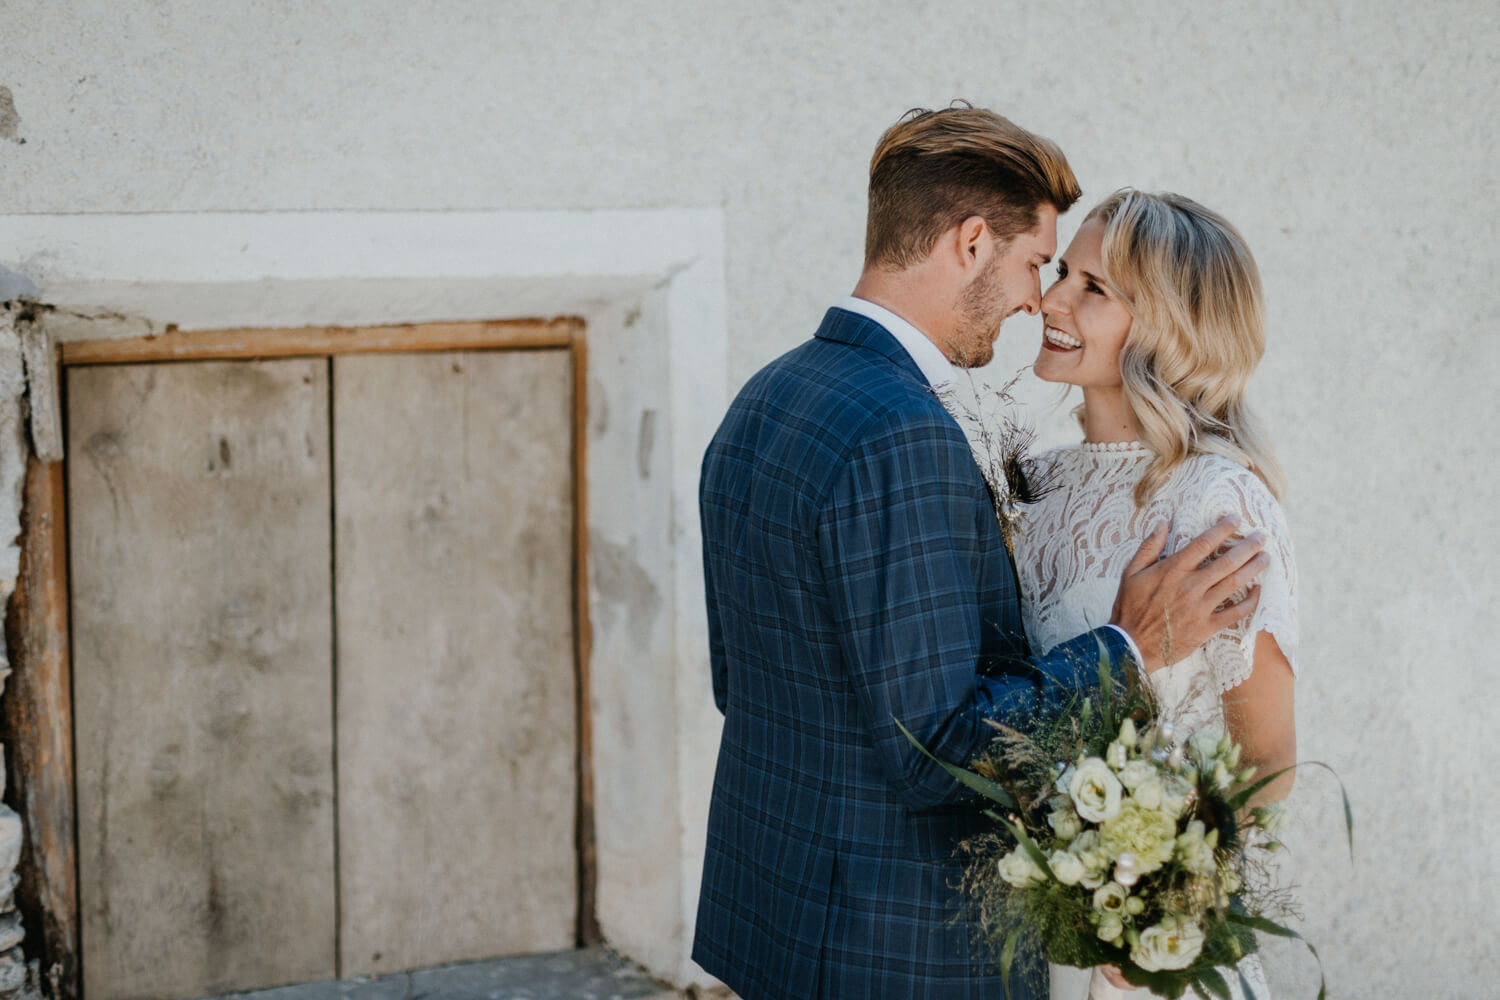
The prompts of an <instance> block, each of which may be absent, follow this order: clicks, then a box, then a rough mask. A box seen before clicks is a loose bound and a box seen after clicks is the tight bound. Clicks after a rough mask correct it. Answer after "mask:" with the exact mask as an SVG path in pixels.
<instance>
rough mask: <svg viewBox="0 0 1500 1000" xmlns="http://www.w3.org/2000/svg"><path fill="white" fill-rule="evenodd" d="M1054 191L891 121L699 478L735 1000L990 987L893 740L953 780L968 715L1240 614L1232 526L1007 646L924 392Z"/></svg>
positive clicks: (951, 869) (941, 782)
mask: <svg viewBox="0 0 1500 1000" xmlns="http://www.w3.org/2000/svg"><path fill="white" fill-rule="evenodd" d="M1078 196H1079V188H1078V183H1077V181H1076V180H1075V179H1074V177H1073V173H1072V171H1071V169H1069V167H1068V164H1067V161H1066V160H1065V159H1064V158H1063V156H1062V153H1061V152H1060V151H1059V150H1058V148H1057V147H1056V146H1055V145H1053V144H1052V143H1051V142H1050V141H1048V140H1046V139H1043V138H1041V137H1039V136H1035V135H1032V134H1031V133H1029V132H1027V131H1025V130H1024V129H1021V128H1018V127H1017V126H1015V125H1014V124H1012V123H1011V122H1009V121H1007V120H1006V119H1004V118H1002V117H1000V116H999V115H996V114H994V113H992V112H989V111H985V110H982V109H975V108H968V107H960V108H950V109H947V110H942V111H935V112H931V111H924V112H913V113H911V114H909V115H908V116H907V117H906V118H904V119H903V120H902V121H901V122H899V123H898V124H896V125H895V126H894V127H892V128H891V129H890V130H888V131H887V132H886V133H885V135H884V136H883V137H882V138H881V141H880V144H879V146H878V148H877V149H876V150H875V155H874V158H873V160H872V161H871V165H870V190H869V219H868V228H867V233H866V245H865V267H864V271H863V273H862V275H861V277H860V280H859V283H858V285H857V286H856V287H855V289H854V295H853V296H851V297H848V298H846V299H844V300H843V301H842V302H840V303H839V304H838V306H837V307H836V308H833V309H830V310H829V311H828V314H827V316H825V317H824V319H823V324H822V326H821V327H819V329H818V331H817V334H816V336H815V337H814V338H813V339H812V340H810V341H808V342H806V343H804V344H803V345H802V346H800V347H798V348H796V349H795V350H793V351H791V352H790V353H788V354H786V355H784V356H783V357H781V358H779V359H777V360H776V361H773V362H771V364H769V365H767V366H766V367H765V368H763V369H762V370H761V371H760V372H758V373H757V374H756V375H755V376H754V377H753V378H751V380H750V381H749V383H748V384H746V386H745V388H744V389H743V390H742V391H741V392H740V394H739V396H738V398H737V399H736V400H735V401H734V404H733V405H732V406H731V407H730V410H729V413H728V415H727V416H726V417H725V418H724V422H723V423H722V424H721V425H720V427H719V430H718V433H717V434H716V435H715V436H714V439H713V443H712V444H711V445H710V446H709V449H708V453H707V455H706V456H705V458H704V462H703V478H702V483H701V491H700V503H701V515H702V522H703V548H704V553H703V561H704V576H705V581H706V586H707V598H708V619H709V636H710V645H711V653H712V661H713V684H714V697H715V700H716V701H717V703H718V706H719V708H720V710H722V711H723V712H724V735H723V742H722V744H721V746H720V750H719V760H718V771H717V775H716V777H715V780H714V790H713V801H712V806H711V809H710V813H709V823H708V845H707V851H706V857H705V861H704V872H703V886H702V894H701V897H700V903H699V910H698V923H697V936H696V939H695V942H694V949H693V957H694V959H696V960H697V961H698V962H699V964H701V965H702V966H703V967H704V968H705V969H706V970H708V971H709V972H711V973H713V974H714V975H716V976H718V977H719V978H720V979H722V980H723V981H724V982H725V983H726V984H728V985H729V986H730V987H732V988H733V989H734V990H735V991H737V992H738V993H739V994H740V995H741V996H742V997H744V998H746V1000H760V998H786V1000H815V998H823V1000H843V998H856V997H857V998H873V1000H908V998H918V997H933V998H944V1000H947V998H975V1000H979V998H981V997H983V998H985V1000H993V998H995V997H998V996H1001V995H1002V993H1001V985H1000V980H999V976H998V974H997V973H995V972H994V971H993V970H992V969H987V968H985V964H984V963H983V962H982V961H978V960H976V958H975V955H974V951H973V947H972V946H973V940H972V935H973V926H972V924H970V923H968V922H967V921H965V920H964V919H961V917H962V914H963V912H964V907H963V901H962V899H961V898H960V896H959V893H958V891H957V890H956V889H955V885H956V883H957V881H958V876H959V871H960V865H961V862H960V861H959V860H958V859H957V858H956V857H955V850H956V848H957V845H958V843H959V841H960V840H962V839H964V838H965V837H967V836H970V835H973V834H975V833H977V832H979V831H980V830H981V829H982V828H983V825H984V823H985V821H984V820H982V819H979V818H978V817H977V815H976V810H975V808H974V807H973V805H972V803H969V802H966V801H965V796H964V793H963V791H962V789H961V788H960V786H959V785H958V784H957V783H956V782H954V781H953V779H952V778H950V777H949V776H948V775H947V774H946V773H944V772H943V771H942V770H941V769H940V768H938V767H937V766H936V765H934V764H932V763H931V762H929V761H927V760H926V759H925V758H924V757H923V756H922V755H921V754H919V753H918V752H917V751H916V750H915V749H914V748H913V747H912V746H911V745H910V744H909V743H908V742H907V740H906V738H905V737H904V736H902V735H901V733H900V731H899V730H898V729H897V727H896V723H897V722H898V721H899V722H900V723H901V724H903V725H905V726H906V727H907V728H908V729H910V730H911V732H912V733H913V734H914V735H915V736H916V737H917V738H918V739H919V740H920V741H921V742H922V744H923V745H924V746H926V747H928V748H929V749H931V750H932V751H933V752H934V753H935V754H937V755H938V756H939V757H942V758H944V759H946V760H950V761H957V762H962V761H965V760H967V759H969V758H970V757H972V756H973V755H974V754H975V753H976V752H977V751H979V750H980V749H981V748H983V747H984V746H985V744H986V743H987V742H988V739H989V736H990V735H991V732H992V731H991V730H990V729H989V728H988V727H987V726H986V725H985V724H984V719H985V718H986V717H1002V716H1005V715H1007V714H1009V713H1017V712H1024V711H1026V710H1028V709H1032V708H1034V707H1035V706H1037V705H1038V704H1039V703H1041V702H1052V701H1056V700H1058V699H1061V698H1064V697H1066V696H1067V694H1068V693H1069V692H1070V691H1071V690H1072V689H1073V688H1074V687H1075V679H1074V670H1075V667H1077V666H1079V665H1087V664H1090V663H1097V662H1098V650H1099V647H1100V646H1101V645H1102V646H1103V647H1104V648H1105V649H1106V650H1108V652H1109V654H1110V656H1111V657H1112V659H1113V661H1114V663H1115V664H1116V665H1117V669H1124V668H1125V667H1124V665H1125V664H1127V662H1129V663H1133V664H1134V665H1135V667H1137V668H1140V669H1146V670H1150V669H1154V668H1156V667H1159V666H1161V665H1162V662H1163V659H1164V656H1167V655H1170V656H1171V659H1173V660H1175V659H1178V658H1180V657H1182V656H1185V655H1186V654H1187V653H1188V652H1189V651H1190V650H1191V649H1193V648H1194V647H1195V646H1197V645H1199V644H1200V643H1202V642H1203V641H1204V640H1206V639H1207V638H1208V637H1209V636H1210V635H1212V634H1213V633H1214V632H1215V631H1217V630H1218V629H1220V628H1223V627H1224V626H1225V625H1227V624H1229V622H1230V621H1231V620H1233V619H1237V618H1240V617H1243V616H1244V615H1247V614H1249V613H1250V610H1251V609H1252V608H1253V606H1254V596H1252V597H1251V598H1249V599H1248V600H1247V601H1246V602H1242V603H1241V604H1240V605H1238V606H1237V607H1235V608H1232V609H1229V610H1228V611H1219V612H1215V606H1216V605H1217V604H1219V603H1220V601H1221V600H1222V599H1223V594H1224V593H1227V592H1231V591H1232V590H1234V589H1237V588H1238V587H1239V586H1241V585H1243V584H1246V583H1248V582H1249V580H1250V578H1251V577H1252V576H1253V575H1254V574H1255V573H1256V572H1258V571H1259V569H1260V568H1261V566H1260V561H1261V560H1263V559H1264V557H1263V556H1259V555H1257V554H1256V549H1257V548H1258V543H1255V542H1242V543H1240V544H1239V545H1237V546H1236V547H1234V548H1233V549H1231V550H1230V552H1229V554H1228V555H1227V556H1225V557H1223V558H1220V559H1216V560H1214V561H1212V562H1210V563H1208V564H1207V565H1206V566H1204V567H1202V568H1199V563H1201V562H1203V561H1204V560H1205V559H1206V558H1207V557H1208V556H1209V555H1210V554H1212V553H1213V552H1214V551H1215V550H1216V549H1217V548H1218V546H1219V544H1220V543H1221V542H1223V541H1225V540H1226V539H1227V538H1228V537H1229V536H1230V534H1231V533H1232V531H1233V528H1234V526H1233V524H1231V523H1228V522H1225V523H1223V524H1221V525H1219V526H1218V527H1217V528H1215V529H1214V530H1213V531H1211V532H1209V533H1208V534H1207V535H1205V536H1203V537H1202V538H1200V539H1198V540H1197V541H1195V542H1194V543H1193V544H1192V545H1190V546H1189V547H1188V548H1187V549H1184V550H1183V551H1182V552H1180V553H1178V554H1177V555H1175V556H1172V557H1170V558H1167V559H1158V558H1157V557H1158V555H1159V554H1160V552H1161V547H1162V544H1163V540H1164V537H1165V536H1164V533H1162V532H1161V531H1158V532H1156V533H1154V534H1153V536H1152V537H1151V538H1149V539H1147V541H1146V542H1145V544H1144V545H1143V546H1142V549H1141V552H1140V553H1139V554H1138V555H1137V557H1136V559H1135V561H1134V562H1133V563H1132V564H1131V566H1130V568H1129V569H1128V570H1127V572H1126V575H1125V578H1124V580H1123V581H1122V583H1121V586H1120V591H1119V594H1118V597H1117V599H1116V605H1115V615H1114V618H1113V624H1111V625H1108V626H1106V627H1103V628H1100V629H1097V630H1095V631H1093V632H1090V633H1086V634H1084V635H1081V636H1078V637H1076V638H1074V639H1072V640H1069V641H1068V642H1065V643H1062V644H1061V645H1060V646H1058V647H1057V648H1056V649H1054V650H1052V651H1051V652H1049V653H1048V654H1047V655H1045V656H1037V655H1034V654H1033V651H1031V650H1030V649H1029V648H1028V646H1027V643H1026V639H1025V636H1024V634H1023V629H1022V624H1021V615H1020V607H1019V603H1018V597H1017V583H1016V576H1015V571H1014V568H1013V566H1012V564H1011V562H1010V558H1009V556H1008V555H1007V552H1006V548H1005V544H1004V541H1003V540H1002V538H1001V533H1000V528H999V525H998V523H997V520H996V517H995V512H994V510H993V508H992V506H991V503H990V498H989V496H988V493H987V491H986V488H985V484H984V481H983V479H982V478H981V476H980V473H979V470H978V468H977V467H976V465H975V463H974V459H973V457H972V453H971V451H970V448H969V444H968V441H967V440H966V439H965V437H964V435H963V433H962V432H961V431H960V429H959V427H958V425H957V424H956V423H954V421H953V419H952V418H951V417H950V416H949V415H948V413H947V412H946V411H945V410H944V409H943V407H942V405H941V403H940V402H939V401H938V399H937V398H936V397H935V396H934V394H933V392H932V391H931V387H940V386H942V385H944V384H946V383H947V382H949V381H951V380H952V378H953V365H954V364H958V365H964V366H978V365H983V364H984V363H986V362H988V361H989V360H990V357H991V353H992V349H993V346H992V345H993V343H994V340H995V338H996V336H997V335H998V333H999V329H1000V324H1001V322H1002V321H1003V320H1004V319H1005V318H1006V317H1007V316H1010V315H1012V314H1014V313H1016V312H1019V311H1022V310H1024V311H1025V312H1027V313H1031V314H1034V313H1036V312H1037V310H1038V308H1039V307H1040V300H1041V286H1040V278H1039V271H1040V268H1041V267H1042V265H1043V264H1045V263H1047V261H1049V260H1050V259H1051V257H1052V255H1053V253H1054V252H1055V250H1056V246H1057V233H1056V223H1057V216H1058V213H1059V212H1062V211H1065V210H1066V209H1067V208H1068V207H1069V206H1071V205H1072V204H1073V203H1074V202H1075V201H1076V200H1077V199H1078ZM1226 587H1227V588H1228V590H1226V589H1225V588H1226ZM1168 622H1170V629H1168V628H1167V623H1168ZM1014 985H1015V986H1018V987H1021V988H1022V990H1023V991H1022V992H1021V993H1019V994H1013V995H1020V996H1026V995H1027V994H1026V993H1025V992H1024V990H1025V988H1026V985H1027V984H1021V983H1017V984H1014Z"/></svg>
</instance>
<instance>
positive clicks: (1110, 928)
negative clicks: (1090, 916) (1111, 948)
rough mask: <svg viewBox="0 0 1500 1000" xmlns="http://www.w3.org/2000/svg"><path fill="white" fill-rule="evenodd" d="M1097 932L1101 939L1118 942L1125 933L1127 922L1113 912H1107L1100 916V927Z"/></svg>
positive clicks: (1112, 942)
mask: <svg viewBox="0 0 1500 1000" xmlns="http://www.w3.org/2000/svg"><path fill="white" fill-rule="evenodd" d="M1095 933H1097V934H1098V935H1099V940H1100V941H1108V942H1110V943H1111V944H1118V943H1119V941H1120V938H1121V936H1123V935H1124V933H1125V922H1124V921H1123V920H1121V919H1120V918H1119V917H1118V916H1116V915H1115V914H1113V913H1106V914H1105V915H1104V916H1102V917H1100V918H1099V929H1098V930H1097V931H1096V932H1095Z"/></svg>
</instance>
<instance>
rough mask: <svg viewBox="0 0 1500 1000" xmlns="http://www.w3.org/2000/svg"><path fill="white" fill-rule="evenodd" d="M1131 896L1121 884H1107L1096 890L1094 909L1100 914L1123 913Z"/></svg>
mask: <svg viewBox="0 0 1500 1000" xmlns="http://www.w3.org/2000/svg"><path fill="white" fill-rule="evenodd" d="M1129 895H1130V893H1129V892H1127V891H1126V889H1125V887H1124V886H1123V885H1121V884H1120V883H1118V882H1106V883H1104V884H1103V885H1101V886H1100V887H1099V888H1097V889H1095V890H1094V909H1096V910H1098V911H1099V912H1100V913H1123V912H1125V900H1126V899H1127V898H1128V897H1129Z"/></svg>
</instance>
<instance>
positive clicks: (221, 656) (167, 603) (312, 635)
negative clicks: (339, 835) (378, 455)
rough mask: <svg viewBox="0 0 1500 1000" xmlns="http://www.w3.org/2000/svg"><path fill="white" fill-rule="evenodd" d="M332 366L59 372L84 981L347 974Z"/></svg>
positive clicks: (215, 985)
mask: <svg viewBox="0 0 1500 1000" xmlns="http://www.w3.org/2000/svg"><path fill="white" fill-rule="evenodd" d="M327 371H328V366H327V362H326V361H323V360H303V359H299V360H289V361H272V362H260V363H255V364H250V363H243V362H207V363H201V364H191V365H110V366H103V367H98V368H83V369H76V370H73V371H71V372H70V373H69V375H68V384H67V391H68V403H69V407H68V409H69V414H68V415H69V453H70V456H71V460H70V462H69V467H68V489H69V505H68V506H69V510H68V525H69V529H70V582H71V587H72V607H73V610H72V621H73V671H74V673H73V678H74V733H75V740H76V745H77V796H78V817H79V821H78V846H79V853H78V867H79V876H80V886H81V892H80V896H81V906H82V937H83V970H84V972H83V975H84V992H85V996H87V997H88V998H89V1000H112V998H117V997H186V996H201V995H204V994H206V993H213V992H220V991H225V990H230V989H239V988H245V987H249V986H253V985H259V984H263V983H267V982H288V981H291V980H298V979H323V978H328V977H330V976H332V975H333V973H334V911H335V899H336V897H335V894H334V839H333V822H334V802H333V795H334V782H333V743H332V735H333V733H332V719H333V689H332V686H331V683H330V681H331V677H332V672H331V668H332V651H333V645H332V643H333V633H332V602H331V600H330V586H329V564H328V553H329V545H330V526H329V518H328V509H329V502H330V495H329V481H330V480H329V464H328V419H327V406H328V404H327V399H328V385H327Z"/></svg>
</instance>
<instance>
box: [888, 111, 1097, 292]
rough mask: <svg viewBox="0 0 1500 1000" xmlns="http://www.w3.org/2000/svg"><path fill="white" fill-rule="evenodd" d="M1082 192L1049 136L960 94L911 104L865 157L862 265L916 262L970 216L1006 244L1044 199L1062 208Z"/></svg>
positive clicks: (1028, 226)
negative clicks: (937, 106)
mask: <svg viewBox="0 0 1500 1000" xmlns="http://www.w3.org/2000/svg"><path fill="white" fill-rule="evenodd" d="M1081 193H1082V191H1081V189H1080V188H1079V187H1078V180H1077V178H1075V177H1074V176H1073V170H1072V168H1071V167H1069V166H1068V161H1067V159H1066V158H1065V157H1064V156H1063V154H1062V150H1060V149H1058V148H1057V145H1056V144H1055V143H1053V142H1052V141H1051V140H1050V139H1044V138H1042V137H1041V136H1039V135H1034V134H1032V133H1031V132H1028V131H1026V130H1025V129H1023V128H1021V127H1020V126H1019V125H1016V124H1014V123H1013V122H1011V121H1009V120H1007V119H1005V118H1002V117H1001V116H1000V115H997V114H995V112H993V111H988V110H986V109H984V108H975V107H971V106H969V105H968V104H966V103H963V102H957V103H956V106H954V107H950V108H943V109H941V110H938V111H928V110H925V109H922V108H913V109H912V110H911V111H908V112H907V113H906V114H905V115H903V116H902V118H901V120H900V121H899V122H897V123H896V124H895V125H892V126H891V127H890V128H888V129H886V131H885V134H884V135H882V136H881V137H880V143H879V144H878V145H877V146H876V147H875V155H874V156H873V157H871V158H870V207H869V216H868V221H867V224H866V229H865V266H866V267H881V268H886V269H890V270H900V269H903V268H907V267H910V266H912V265H913V264H917V263H919V262H921V261H922V260H923V259H925V258H926V257H927V255H928V254H929V253H931V252H932V248H933V245H934V244H936V243H937V239H938V237H939V236H941V235H942V234H943V233H945V232H947V231H948V230H949V229H951V228H952V227H953V226H956V225H958V224H959V223H960V222H962V221H963V220H965V219H967V218H969V217H970V216H974V215H978V216H980V217H982V218H983V219H984V220H985V222H986V223H987V224H988V225H989V228H990V231H991V232H992V233H994V235H995V237H996V238H997V239H999V240H1001V241H1002V242H1009V241H1010V240H1011V239H1013V238H1015V237H1016V236H1017V235H1019V234H1020V233H1024V232H1029V231H1031V230H1032V229H1034V228H1036V224H1037V210H1038V209H1039V208H1040V207H1041V206H1042V205H1043V204H1051V205H1054V206H1056V207H1057V210H1058V211H1059V212H1064V211H1067V209H1068V208H1070V207H1071V206H1072V204H1073V203H1074V202H1075V201H1077V200H1078V196H1079V195H1080V194H1081Z"/></svg>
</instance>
